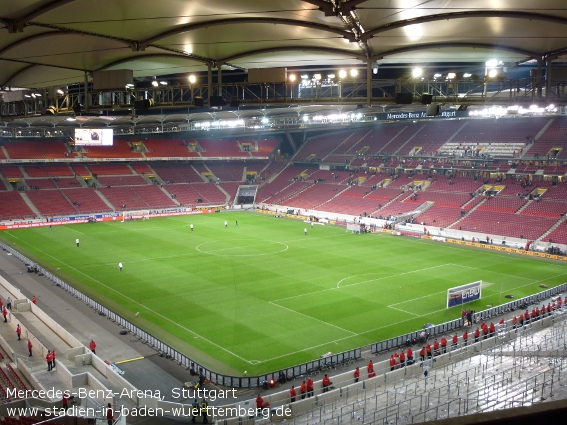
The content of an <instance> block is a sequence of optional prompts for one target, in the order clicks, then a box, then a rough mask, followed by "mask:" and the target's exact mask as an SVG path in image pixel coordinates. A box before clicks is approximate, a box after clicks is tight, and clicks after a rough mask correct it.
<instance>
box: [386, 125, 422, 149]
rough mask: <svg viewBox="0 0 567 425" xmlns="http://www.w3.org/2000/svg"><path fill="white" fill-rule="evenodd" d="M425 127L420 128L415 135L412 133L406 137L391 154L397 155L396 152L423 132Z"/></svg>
mask: <svg viewBox="0 0 567 425" xmlns="http://www.w3.org/2000/svg"><path fill="white" fill-rule="evenodd" d="M424 128H425V127H421V128H420V129H419V130H417V131H416V132H415V133H413V134H412V135H411V136H410V137H408V139H407V140H406V141H405V142H404V143H403V144H402V145H401V146H400V147H399V148H398V149H396V151H395V152H394V153H393V155H395V154H397V153H398V152H400V151H401V150H402V149H403V148H404V147H405V146H406V145H407V144H408V143H409V142H411V141H412V140H413V139H414V138H415V137H416V136H417V135H418V134H419V132H420V131H421V130H423V129H424Z"/></svg>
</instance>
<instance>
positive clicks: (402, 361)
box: [400, 350, 406, 367]
mask: <svg viewBox="0 0 567 425" xmlns="http://www.w3.org/2000/svg"><path fill="white" fill-rule="evenodd" d="M405 365H406V353H404V350H402V352H401V353H400V367H404V366H405Z"/></svg>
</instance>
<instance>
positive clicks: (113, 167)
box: [88, 164, 132, 176]
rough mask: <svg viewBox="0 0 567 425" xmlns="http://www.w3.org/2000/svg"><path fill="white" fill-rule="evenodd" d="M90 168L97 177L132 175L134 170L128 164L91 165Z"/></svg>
mask: <svg viewBox="0 0 567 425" xmlns="http://www.w3.org/2000/svg"><path fill="white" fill-rule="evenodd" d="M88 167H89V169H90V170H91V173H92V174H93V175H94V174H96V175H97V176H108V175H116V174H126V175H128V174H132V170H131V169H130V168H129V167H128V166H127V165H126V164H89V166H88Z"/></svg>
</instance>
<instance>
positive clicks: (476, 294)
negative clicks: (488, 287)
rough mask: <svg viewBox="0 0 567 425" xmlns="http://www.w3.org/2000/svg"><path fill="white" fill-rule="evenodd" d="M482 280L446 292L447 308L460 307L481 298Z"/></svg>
mask: <svg viewBox="0 0 567 425" xmlns="http://www.w3.org/2000/svg"><path fill="white" fill-rule="evenodd" d="M481 288H482V280H477V281H476V282H472V283H467V284H466V285H461V286H457V287H455V288H449V289H448V290H447V308H449V307H454V306H456V305H462V304H464V303H468V302H471V301H475V300H479V299H480V298H481V294H482V291H481Z"/></svg>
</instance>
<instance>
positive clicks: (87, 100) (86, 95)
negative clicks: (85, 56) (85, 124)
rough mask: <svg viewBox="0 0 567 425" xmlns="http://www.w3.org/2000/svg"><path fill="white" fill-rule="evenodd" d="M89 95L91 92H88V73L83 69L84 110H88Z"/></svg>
mask: <svg viewBox="0 0 567 425" xmlns="http://www.w3.org/2000/svg"><path fill="white" fill-rule="evenodd" d="M90 97H91V93H90V92H89V73H88V72H87V71H85V112H89V108H90V103H91V102H90Z"/></svg>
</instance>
